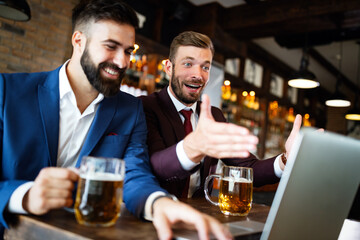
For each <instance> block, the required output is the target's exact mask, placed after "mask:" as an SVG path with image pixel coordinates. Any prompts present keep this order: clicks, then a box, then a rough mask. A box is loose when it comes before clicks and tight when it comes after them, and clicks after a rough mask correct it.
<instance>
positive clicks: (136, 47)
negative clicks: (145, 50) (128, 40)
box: [133, 43, 140, 53]
mask: <svg viewBox="0 0 360 240" xmlns="http://www.w3.org/2000/svg"><path fill="white" fill-rule="evenodd" d="M139 48H140V47H139V45H137V44H136V43H135V44H134V51H133V52H134V53H136V51H137V50H138V49H139Z"/></svg>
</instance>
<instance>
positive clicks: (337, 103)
mask: <svg viewBox="0 0 360 240" xmlns="http://www.w3.org/2000/svg"><path fill="white" fill-rule="evenodd" d="M342 49H343V48H342V42H340V53H339V68H338V76H337V79H336V85H335V92H334V94H332V95H331V96H330V98H329V99H328V100H326V102H325V104H326V106H329V107H349V106H350V105H351V103H350V101H349V100H348V99H346V97H345V96H344V95H343V94H341V93H340V90H339V88H340V83H341V81H342V79H341V62H342V57H343V53H342Z"/></svg>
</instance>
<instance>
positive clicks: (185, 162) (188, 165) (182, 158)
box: [176, 140, 200, 171]
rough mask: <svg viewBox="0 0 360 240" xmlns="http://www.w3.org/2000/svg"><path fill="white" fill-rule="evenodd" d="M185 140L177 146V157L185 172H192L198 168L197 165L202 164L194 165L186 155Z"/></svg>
mask: <svg viewBox="0 0 360 240" xmlns="http://www.w3.org/2000/svg"><path fill="white" fill-rule="evenodd" d="M183 144H184V140H181V141H180V142H179V143H178V144H177V145H176V155H177V157H178V159H179V162H180V164H181V166H182V168H183V169H184V170H185V171H190V170H191V169H193V168H194V167H196V166H197V165H199V164H200V163H194V162H193V161H191V160H190V159H189V158H188V156H187V155H186V153H185V150H184V145H183Z"/></svg>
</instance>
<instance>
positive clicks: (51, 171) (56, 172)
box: [38, 167, 79, 182]
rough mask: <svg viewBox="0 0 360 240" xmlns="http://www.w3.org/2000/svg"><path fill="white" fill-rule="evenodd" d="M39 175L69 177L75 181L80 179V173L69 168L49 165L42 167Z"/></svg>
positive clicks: (59, 177)
mask: <svg viewBox="0 0 360 240" xmlns="http://www.w3.org/2000/svg"><path fill="white" fill-rule="evenodd" d="M38 177H40V178H42V177H46V178H53V179H54V178H58V179H68V180H71V181H74V182H75V181H77V180H78V178H79V175H78V174H76V173H75V172H74V171H72V170H70V169H67V168H57V167H48V168H44V169H42V170H41V171H40V173H39V176H38Z"/></svg>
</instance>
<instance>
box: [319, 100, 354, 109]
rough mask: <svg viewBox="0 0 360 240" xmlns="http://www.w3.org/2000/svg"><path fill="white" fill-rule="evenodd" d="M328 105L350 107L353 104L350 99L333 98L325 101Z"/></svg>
mask: <svg viewBox="0 0 360 240" xmlns="http://www.w3.org/2000/svg"><path fill="white" fill-rule="evenodd" d="M325 104H326V106H329V107H349V106H350V105H351V103H350V101H347V100H343V99H331V100H327V101H326V102H325Z"/></svg>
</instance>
